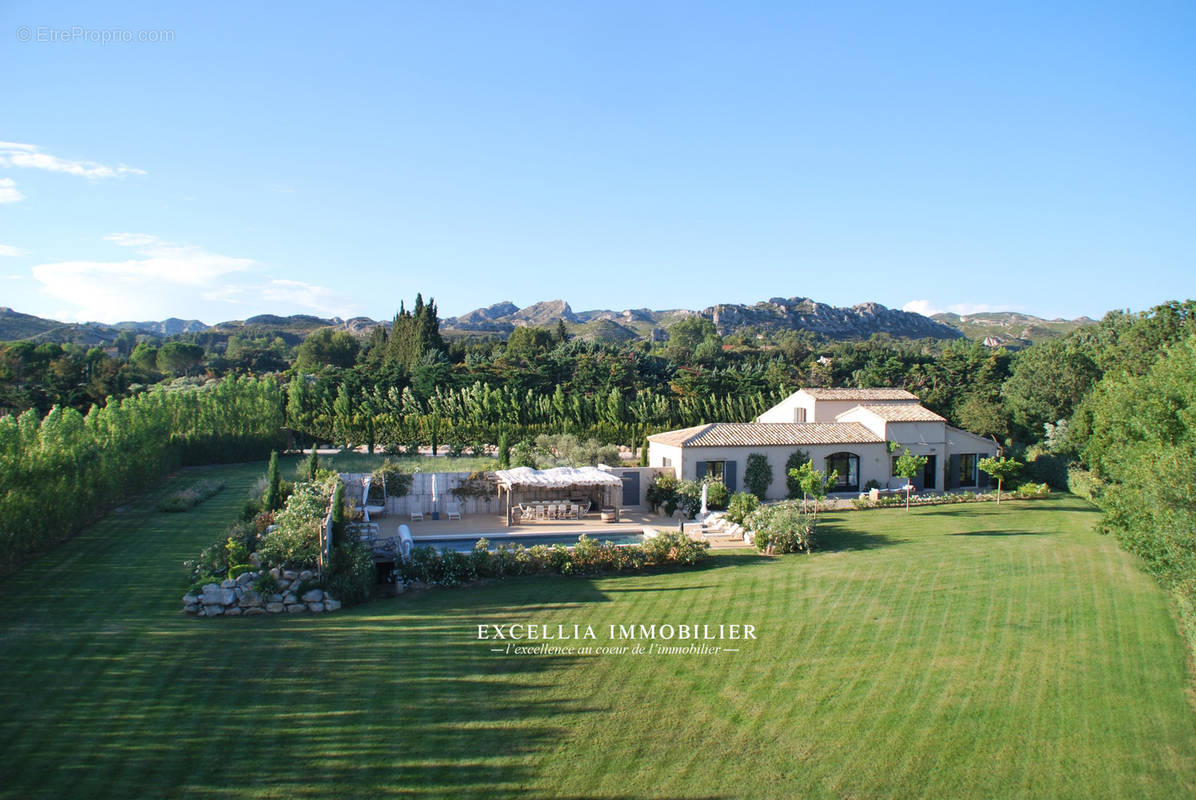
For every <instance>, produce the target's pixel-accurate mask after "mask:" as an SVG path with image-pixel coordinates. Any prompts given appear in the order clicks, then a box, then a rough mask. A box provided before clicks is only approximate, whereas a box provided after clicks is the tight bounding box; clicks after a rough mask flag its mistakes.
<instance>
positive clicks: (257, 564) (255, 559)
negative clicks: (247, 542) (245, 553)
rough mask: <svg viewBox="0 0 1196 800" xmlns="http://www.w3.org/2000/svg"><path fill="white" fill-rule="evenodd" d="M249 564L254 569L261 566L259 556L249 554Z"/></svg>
mask: <svg viewBox="0 0 1196 800" xmlns="http://www.w3.org/2000/svg"><path fill="white" fill-rule="evenodd" d="M249 563H250V564H253V566H255V567H260V566H261V565H262V557H261V556H259V555H258V554H257V553H250V554H249Z"/></svg>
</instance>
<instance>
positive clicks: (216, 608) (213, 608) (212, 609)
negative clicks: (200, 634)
mask: <svg viewBox="0 0 1196 800" xmlns="http://www.w3.org/2000/svg"><path fill="white" fill-rule="evenodd" d="M223 613H224V606H221V605H205V606H204V607H203V615H204V616H205V617H218V616H220V615H221V614H223Z"/></svg>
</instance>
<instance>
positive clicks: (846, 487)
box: [826, 453, 860, 492]
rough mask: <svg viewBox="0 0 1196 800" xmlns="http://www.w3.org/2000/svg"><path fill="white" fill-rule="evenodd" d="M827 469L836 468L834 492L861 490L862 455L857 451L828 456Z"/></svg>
mask: <svg viewBox="0 0 1196 800" xmlns="http://www.w3.org/2000/svg"><path fill="white" fill-rule="evenodd" d="M826 470H827V472H830V471H831V470H834V471H835V472H836V473H838V474H837V475H836V476H835V483H834V485H833V486H831V487H830V490H831V491H832V492H858V491H859V490H860V457H859V456H857V455H856V454H855V453H834V454H833V455H829V456H827V457H826Z"/></svg>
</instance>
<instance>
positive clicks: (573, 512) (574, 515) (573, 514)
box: [569, 503, 581, 519]
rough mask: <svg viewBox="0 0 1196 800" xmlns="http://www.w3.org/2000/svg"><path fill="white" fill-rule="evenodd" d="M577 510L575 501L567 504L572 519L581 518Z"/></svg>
mask: <svg viewBox="0 0 1196 800" xmlns="http://www.w3.org/2000/svg"><path fill="white" fill-rule="evenodd" d="M578 511H579V508H578V506H577V504H576V503H575V504H573V505H571V506H569V516H570V517H572V518H573V519H581V517H580V516H578V513H577V512H578Z"/></svg>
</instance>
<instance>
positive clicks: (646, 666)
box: [0, 465, 1196, 798]
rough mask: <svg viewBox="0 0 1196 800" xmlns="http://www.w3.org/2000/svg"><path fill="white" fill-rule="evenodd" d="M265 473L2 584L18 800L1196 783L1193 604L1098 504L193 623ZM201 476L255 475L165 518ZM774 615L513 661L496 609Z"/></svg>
mask: <svg viewBox="0 0 1196 800" xmlns="http://www.w3.org/2000/svg"><path fill="white" fill-rule="evenodd" d="M262 471H263V466H262V465H254V466H245V467H231V468H221V469H219V470H210V471H202V470H192V471H188V472H186V473H184V474H181V475H179V476H178V477H176V478H174V479H172V480H171V481H169V482H168V483H167V485H166V486H164V487H163V488H162V490H161V491H159V492H156V493H154V494H152V495H150V496H147V497H145V498H143V499H142V500H140V501H138V502H136V503H133V504H131V505H130V506H128V507H127V508H125V509H124V510H122V511H120V512H117V513H113V514H111V515H110V516H108V517H107V518H106V519H105V520H103V521H102V522H101V523H100V524H98V525H96V526H94V527H93V528H92V529H90V530H88V531H86V532H85V533H84V534H82V535H80V536H79V537H77V538H76V539H74V540H72V541H70V542H68V543H66V544H65V545H63V546H62V547H60V548H59V549H58V550H56V551H54V552H53V553H51V554H49V555H48V556H46V557H44V558H42V559H40V560H39V561H37V562H35V563H33V564H31V565H29V566H27V567H26V568H25V569H24V570H23V571H21V572H19V573H18V574H16V575H14V576H12V577H10V578H8V579H5V580H3V581H0V608H2V609H3V610H2V612H0V613H2V614H3V617H2V620H3V622H2V623H0V624H2V629H0V674H2V675H3V680H2V681H0V795H4V796H11V797H22V798H25V797H119V798H131V797H137V798H145V797H199V798H209V797H277V798H294V797H300V798H325V797H353V796H361V797H377V796H410V797H453V798H485V797H496V796H519V797H533V798H550V797H575V798H581V797H586V798H592V797H605V798H640V797H694V798H720V797H746V798H760V797H777V798H796V797H928V798H945V797H977V798H997V797H1042V798H1062V797H1076V798H1094V797H1109V798H1114V797H1116V798H1130V797H1132V798H1146V797H1159V798H1177V797H1188V796H1192V795H1193V794H1194V793H1196V714H1194V713H1193V710H1192V708H1191V707H1190V706H1189V703H1188V699H1187V692H1188V688H1189V686H1190V678H1189V675H1188V673H1187V672H1186V668H1185V652H1184V648H1183V645H1182V643H1181V640H1180V638H1179V636H1178V634H1177V632H1176V628H1175V625H1174V623H1173V622H1172V620H1171V618H1170V617H1169V615H1168V610H1167V606H1166V597H1165V595H1164V593H1163V592H1162V591H1161V590H1160V589H1158V588H1157V587H1156V586H1155V584H1154V583H1152V582H1151V580H1150V579H1149V578H1147V577H1146V576H1145V575H1144V574H1142V573H1140V572H1139V571H1138V570H1137V569H1136V568H1135V566H1134V564H1133V562H1132V560H1131V559H1130V558H1129V557H1127V556H1126V555H1124V554H1123V553H1122V552H1120V551H1119V550H1118V549H1117V548H1116V546H1115V544H1114V543H1113V542H1112V541H1111V540H1109V539H1107V538H1102V537H1099V536H1097V535H1095V534H1093V533H1092V532H1091V531H1090V526H1091V524H1092V522H1093V519H1094V513H1093V512H1092V511H1091V510H1089V509H1088V508H1087V507H1086V506H1084V505H1083V504H1081V503H1080V502H1078V501H1076V500H1072V499H1063V500H1051V501H1037V502H1030V503H1025V502H1022V503H1009V504H1007V505H1006V504H1003V505H1002V506H1001V508H1000V509H999V510H998V509H996V508H995V507H993V506H990V505H983V506H982V505H967V506H960V505H954V506H939V507H933V508H923V509H915V510H913V511H911V512H909V513H906V512H905V511H902V510H884V511H868V512H847V513H838V514H828V515H825V523H824V526H823V530H824V533H825V536H824V540H825V545H826V549H824V550H823V551H821V552H819V553H817V554H815V555H813V556H787V557H782V558H776V559H765V558H762V557H759V556H756V555H754V554H751V553H747V552H738V553H728V554H720V555H718V556H716V557H714V558H713V559H712V562H711V564H710V565H709V566H708V567H706V568H703V569H700V570H696V571H690V572H676V573H671V574H663V575H649V576H639V577H625V578H603V579H597V580H590V579H581V578H572V579H571V578H559V577H549V578H528V579H520V580H512V581H507V582H505V583H500V584H494V585H490V586H486V587H483V588H475V589H470V590H445V591H433V592H426V593H418V594H416V593H409V594H407V595H404V596H402V597H400V598H398V599H394V600H381V601H378V602H375V603H372V604H370V605H367V606H364V607H359V608H356V609H350V610H347V611H346V612H339V613H336V614H330V615H323V616H319V617H316V616H310V617H309V616H303V617H282V618H280V617H254V618H236V619H215V620H198V619H188V618H184V617H183V616H182V615H181V614H180V612H179V607H180V604H179V596H180V595H181V589H180V588H179V582H180V570H179V566H178V565H179V563H180V562H181V561H182V560H183V559H184V558H188V557H191V556H192V555H193V554H194V552H195V551H196V549H197V548H198V547H199V546H200V545H202V544H204V543H205V542H207V541H209V540H211V539H213V538H214V537H215V535H216V534H218V532H219V530H220V528H221V527H222V526H223V525H224V524H225V523H227V522H228V521H229V520H231V518H232V517H233V516H234V515H235V513H236V511H237V510H238V509H239V508H240V506H241V504H242V503H243V501H244V494H245V489H246V487H248V486H249V484H250V483H252V481H253V480H254V479H256V478H257V477H258V476H259V475H260V474H261V473H262ZM197 473H205V474H210V475H213V476H219V477H222V478H224V479H225V480H226V481H228V483H229V487H228V488H227V489H226V490H225V491H223V492H221V493H220V494H218V495H216V496H215V497H213V498H212V499H211V500H208V501H207V502H205V503H203V504H202V505H200V506H198V507H196V508H195V509H193V510H192V511H189V512H187V513H185V514H161V513H157V512H155V511H154V510H153V508H154V505H155V504H156V502H157V500H158V498H159V497H161V496H162V494H164V493H165V492H166V491H168V490H172V489H177V488H179V487H180V486H183V485H186V484H187V483H189V482H191V481H194V480H195V477H196V474H197ZM525 621H527V622H535V623H549V624H553V625H555V624H557V623H568V624H573V623H579V624H590V625H593V626H595V628H596V629H599V630H602V631H603V633H602V634H601V635H602V637H603V638H605V634H604V629H605V626H606V625H608V624H610V623H612V622H615V623H630V622H643V623H653V622H655V623H661V622H673V623H676V622H697V623H729V622H742V623H748V624H753V625H755V626H756V630H757V632H758V635H759V639H758V640H757V641H754V642H746V643H744V644H742V645H741V650H740V652H739V653H734V654H721V655H718V656H710V657H696V656H573V657H570V656H559V657H552V656H540V657H537V656H525V657H515V656H505V655H501V654H495V653H491V652H490V649H489V648H490V645H489V644H488V643H485V642H478V641H476V640H475V639H474V637H475V635H476V626H477V625H478V624H480V623H486V622H494V623H498V622H502V623H507V622H525Z"/></svg>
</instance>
